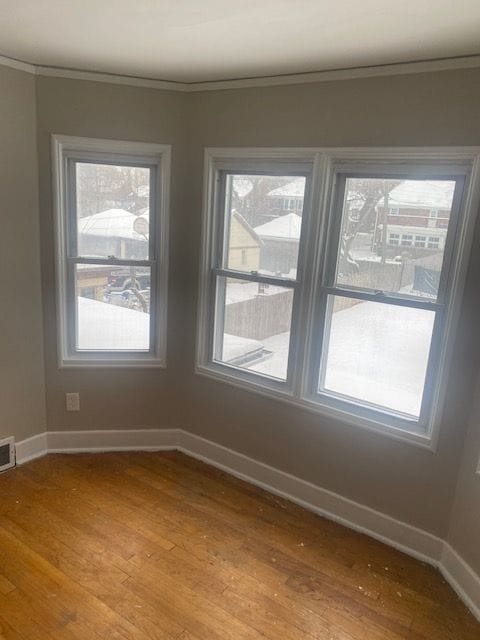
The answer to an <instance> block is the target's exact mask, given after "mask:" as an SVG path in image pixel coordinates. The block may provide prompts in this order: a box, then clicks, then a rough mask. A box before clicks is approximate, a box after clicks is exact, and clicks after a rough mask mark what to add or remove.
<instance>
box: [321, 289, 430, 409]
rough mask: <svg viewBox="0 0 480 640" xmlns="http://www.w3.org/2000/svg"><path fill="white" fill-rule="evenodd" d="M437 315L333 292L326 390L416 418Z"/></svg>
mask: <svg viewBox="0 0 480 640" xmlns="http://www.w3.org/2000/svg"><path fill="white" fill-rule="evenodd" d="M434 317H435V313H434V312H433V311H425V310H423V309H412V308H410V307H400V306H397V305H389V304H382V303H379V302H365V301H361V300H354V299H352V298H345V297H339V296H329V304H328V312H327V324H326V326H327V327H330V330H329V336H328V335H326V336H325V354H324V368H323V370H324V381H323V383H322V381H320V389H319V390H320V391H322V390H326V391H331V392H334V393H338V394H341V395H343V396H347V397H349V398H352V399H356V400H358V401H359V402H360V403H370V404H375V405H378V406H380V407H383V408H386V409H390V410H393V411H397V412H400V413H405V414H409V415H411V416H414V417H417V418H418V416H419V414H420V407H421V403H422V396H423V388H424V384H425V374H426V370H427V362H428V355H429V352H430V343H431V338H432V330H433V321H434Z"/></svg>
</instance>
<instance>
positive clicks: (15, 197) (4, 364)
mask: <svg viewBox="0 0 480 640" xmlns="http://www.w3.org/2000/svg"><path fill="white" fill-rule="evenodd" d="M0 96H1V99H0V149H1V153H0V220H1V225H0V295H1V301H0V308H1V311H0V437H4V436H10V435H14V436H15V437H16V439H17V440H22V439H24V438H27V437H29V436H31V435H34V434H35V433H39V432H41V431H44V430H45V385H44V375H43V336H42V300H41V289H40V256H39V254H40V243H39V224H38V179H37V158H36V156H37V150H36V137H35V131H36V123H35V80H34V78H33V76H31V75H29V74H27V73H24V72H22V71H17V70H14V69H9V68H7V67H0Z"/></svg>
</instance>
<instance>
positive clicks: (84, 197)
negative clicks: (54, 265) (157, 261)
mask: <svg viewBox="0 0 480 640" xmlns="http://www.w3.org/2000/svg"><path fill="white" fill-rule="evenodd" d="M75 168H76V173H75V179H76V194H77V255H79V256H84V257H89V258H93V257H96V258H108V257H110V256H114V257H115V258H123V259H128V260H147V259H148V254H149V251H148V238H149V231H150V222H149V205H150V169H148V168H145V167H125V166H121V165H119V166H117V165H111V164H94V163H90V162H77V163H76V164H75Z"/></svg>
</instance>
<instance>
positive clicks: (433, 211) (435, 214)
mask: <svg viewBox="0 0 480 640" xmlns="http://www.w3.org/2000/svg"><path fill="white" fill-rule="evenodd" d="M430 218H435V219H436V218H438V209H430Z"/></svg>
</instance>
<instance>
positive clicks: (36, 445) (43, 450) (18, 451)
mask: <svg viewBox="0 0 480 640" xmlns="http://www.w3.org/2000/svg"><path fill="white" fill-rule="evenodd" d="M47 453H48V449H47V432H46V431H44V432H43V433H39V434H38V435H36V436H32V437H31V438H26V439H25V440H20V442H17V443H16V444H15V458H16V461H17V464H24V463H25V462H30V460H35V458H40V457H41V456H44V455H46V454H47Z"/></svg>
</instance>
